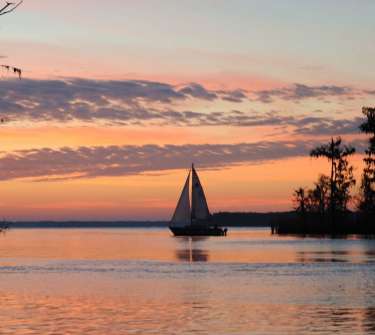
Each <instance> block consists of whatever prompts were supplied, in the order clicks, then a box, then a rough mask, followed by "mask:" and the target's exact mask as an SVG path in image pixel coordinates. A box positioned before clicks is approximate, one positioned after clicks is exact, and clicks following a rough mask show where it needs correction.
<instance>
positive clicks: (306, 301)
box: [0, 229, 375, 335]
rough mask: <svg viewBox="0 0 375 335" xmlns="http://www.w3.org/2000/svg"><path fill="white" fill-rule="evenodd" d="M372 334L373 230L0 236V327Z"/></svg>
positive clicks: (2, 330) (11, 330)
mask: <svg viewBox="0 0 375 335" xmlns="http://www.w3.org/2000/svg"><path fill="white" fill-rule="evenodd" d="M334 332H337V333H339V334H375V240H356V239H348V240H340V239H337V240H329V239H310V238H307V239H299V238H293V237H275V236H271V235H270V233H269V230H267V229H231V230H230V232H229V235H228V236H227V237H226V238H224V237H215V238H213V237H212V238H208V239H193V240H191V239H187V238H174V237H171V236H170V233H169V231H167V230H166V229H30V230H17V229H14V230H10V231H9V232H7V233H6V234H3V235H1V236H0V334H100V335H103V334H116V335H118V334H311V333H316V334H332V333H334Z"/></svg>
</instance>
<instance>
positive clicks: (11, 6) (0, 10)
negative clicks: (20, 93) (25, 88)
mask: <svg viewBox="0 0 375 335" xmlns="http://www.w3.org/2000/svg"><path fill="white" fill-rule="evenodd" d="M22 3H23V0H21V1H18V2H9V1H6V2H5V4H4V5H3V7H0V16H2V15H6V14H9V13H11V12H13V11H14V10H15V9H16V8H17V7H18V6H20V5H21V4H22ZM0 67H1V68H3V69H6V70H7V71H12V72H13V73H14V74H16V75H18V78H20V79H21V75H22V70H21V69H20V68H18V67H14V66H10V65H6V64H0Z"/></svg>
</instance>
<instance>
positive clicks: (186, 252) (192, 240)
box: [175, 236, 209, 262]
mask: <svg viewBox="0 0 375 335" xmlns="http://www.w3.org/2000/svg"><path fill="white" fill-rule="evenodd" d="M207 239H208V237H204V236H199V237H187V236H181V237H178V238H177V240H178V241H179V244H181V246H182V248H178V249H176V251H175V256H176V260H178V261H182V262H208V261H209V252H208V250H206V249H202V248H200V247H199V243H198V242H201V241H204V240H207Z"/></svg>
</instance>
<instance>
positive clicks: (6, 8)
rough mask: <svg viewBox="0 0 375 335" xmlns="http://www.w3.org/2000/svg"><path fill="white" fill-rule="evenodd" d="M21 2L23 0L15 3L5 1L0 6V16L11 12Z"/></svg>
mask: <svg viewBox="0 0 375 335" xmlns="http://www.w3.org/2000/svg"><path fill="white" fill-rule="evenodd" d="M22 2H23V0H21V1H19V2H17V3H15V2H8V1H6V4H5V5H4V6H3V7H2V8H0V16H1V15H5V14H8V13H11V12H13V11H14V10H15V9H16V8H17V7H18V6H19V5H21V4H22Z"/></svg>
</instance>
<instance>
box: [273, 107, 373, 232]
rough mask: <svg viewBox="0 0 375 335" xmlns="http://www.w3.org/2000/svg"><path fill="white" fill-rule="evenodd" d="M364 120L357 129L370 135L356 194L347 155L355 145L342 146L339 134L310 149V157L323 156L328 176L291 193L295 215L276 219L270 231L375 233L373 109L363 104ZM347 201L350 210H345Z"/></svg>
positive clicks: (320, 177)
mask: <svg viewBox="0 0 375 335" xmlns="http://www.w3.org/2000/svg"><path fill="white" fill-rule="evenodd" d="M362 113H363V115H364V116H365V118H366V119H365V120H364V122H363V123H362V124H361V125H360V127H359V129H360V131H361V132H362V133H364V134H367V135H370V138H369V146H368V148H367V150H366V151H365V158H364V159H363V161H364V169H363V172H362V178H361V184H360V190H359V194H356V195H352V194H351V192H350V191H351V188H352V187H353V186H354V185H355V184H356V180H355V178H354V176H353V170H354V168H353V166H352V165H350V163H349V157H350V156H351V155H353V154H354V153H355V148H353V147H351V146H346V145H342V140H341V137H338V138H336V139H334V138H331V141H330V142H329V143H328V144H324V145H321V146H318V147H317V148H315V149H313V150H311V152H310V156H311V157H314V158H321V157H323V158H326V159H327V160H328V162H329V164H330V170H331V171H330V175H329V176H326V175H320V176H319V177H318V180H317V181H316V182H315V184H314V187H313V188H312V189H306V188H303V187H300V188H298V189H296V190H295V191H294V193H293V201H294V204H295V207H294V209H295V217H294V218H293V219H290V218H288V219H287V220H285V219H282V218H279V219H278V220H276V221H274V222H273V223H272V226H271V230H272V233H275V234H280V235H283V234H292V235H303V236H306V235H310V236H314V235H315V236H317V235H318V236H332V237H334V236H345V235H353V234H354V235H362V236H363V235H365V236H375V108H371V107H363V108H362ZM349 204H350V205H352V207H354V208H355V209H354V212H353V211H350V210H349V208H348V207H349Z"/></svg>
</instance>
